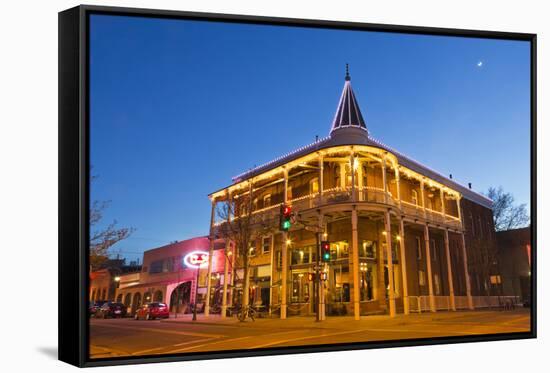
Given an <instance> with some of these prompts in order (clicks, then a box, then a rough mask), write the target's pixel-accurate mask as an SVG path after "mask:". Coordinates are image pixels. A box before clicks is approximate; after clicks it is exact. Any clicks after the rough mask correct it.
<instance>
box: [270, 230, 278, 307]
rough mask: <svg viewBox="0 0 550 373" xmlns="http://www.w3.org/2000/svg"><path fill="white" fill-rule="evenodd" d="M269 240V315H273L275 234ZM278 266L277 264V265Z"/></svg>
mask: <svg viewBox="0 0 550 373" xmlns="http://www.w3.org/2000/svg"><path fill="white" fill-rule="evenodd" d="M270 240H271V241H270V242H269V255H270V258H271V260H270V261H269V273H270V276H269V315H271V312H272V308H273V268H274V266H273V261H274V260H275V259H276V258H275V235H273V234H272V235H271V238H270ZM275 268H276V266H275Z"/></svg>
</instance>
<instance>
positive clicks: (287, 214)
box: [283, 205, 292, 218]
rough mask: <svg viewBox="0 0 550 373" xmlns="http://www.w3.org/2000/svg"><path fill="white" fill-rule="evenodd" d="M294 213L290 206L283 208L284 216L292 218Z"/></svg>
mask: <svg viewBox="0 0 550 373" xmlns="http://www.w3.org/2000/svg"><path fill="white" fill-rule="evenodd" d="M291 213H292V208H291V207H290V206H289V205H285V206H283V215H284V216H285V218H286V217H290V214H291Z"/></svg>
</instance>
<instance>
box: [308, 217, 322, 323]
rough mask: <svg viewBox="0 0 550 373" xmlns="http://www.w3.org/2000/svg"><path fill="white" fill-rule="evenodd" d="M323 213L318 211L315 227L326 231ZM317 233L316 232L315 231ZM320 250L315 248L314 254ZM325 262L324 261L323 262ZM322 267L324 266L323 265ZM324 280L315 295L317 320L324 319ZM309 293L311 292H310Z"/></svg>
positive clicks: (317, 253)
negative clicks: (316, 299)
mask: <svg viewBox="0 0 550 373" xmlns="http://www.w3.org/2000/svg"><path fill="white" fill-rule="evenodd" d="M324 219H325V217H324V215H323V214H322V213H321V212H319V219H318V222H317V223H318V224H317V227H318V229H319V230H323V231H325V232H326V230H324V229H323V228H324ZM315 234H317V233H315ZM320 251H321V250H319V248H315V256H317V255H320ZM309 257H310V258H313V256H312V255H311V254H310V256H309ZM320 259H321V258H317V262H318V263H322V261H321V260H320ZM325 264H326V263H325ZM323 267H324V266H323ZM319 273H322V269H321V268H319ZM324 283H325V281H319V288H318V289H317V296H318V297H319V298H318V299H319V320H325V292H324V285H325V284H324ZM310 294H311V293H310Z"/></svg>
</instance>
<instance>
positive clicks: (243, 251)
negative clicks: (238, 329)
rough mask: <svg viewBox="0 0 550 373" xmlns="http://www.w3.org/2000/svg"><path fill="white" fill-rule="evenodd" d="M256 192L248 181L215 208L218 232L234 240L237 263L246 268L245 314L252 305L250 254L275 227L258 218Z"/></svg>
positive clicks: (244, 274)
mask: <svg viewBox="0 0 550 373" xmlns="http://www.w3.org/2000/svg"><path fill="white" fill-rule="evenodd" d="M256 195H257V193H255V191H254V190H253V189H252V186H251V185H249V189H248V191H243V192H242V193H240V194H239V195H235V196H234V197H233V198H227V199H226V200H225V201H223V202H221V203H220V204H219V205H218V208H217V211H216V213H217V216H218V218H219V219H220V220H222V221H223V223H222V224H221V225H219V226H218V228H217V229H216V231H215V233H216V234H215V236H216V237H219V238H225V239H227V240H229V241H231V242H233V245H234V247H235V251H236V258H235V267H239V268H242V269H243V277H244V278H243V288H242V289H243V293H242V298H241V300H240V302H241V305H242V307H241V312H242V313H243V315H244V313H245V312H246V310H247V309H248V307H249V305H250V299H249V292H250V258H251V257H252V256H253V255H254V250H255V249H254V247H255V246H256V245H255V241H256V239H257V238H258V237H261V236H262V235H264V234H266V233H267V232H270V230H271V229H272V228H271V227H272V222H269V223H267V222H265V221H258V219H256V218H255V216H254V214H253V212H254V211H253V210H254V203H253V201H254V199H255V197H256ZM266 223H267V224H266ZM233 271H235V268H233Z"/></svg>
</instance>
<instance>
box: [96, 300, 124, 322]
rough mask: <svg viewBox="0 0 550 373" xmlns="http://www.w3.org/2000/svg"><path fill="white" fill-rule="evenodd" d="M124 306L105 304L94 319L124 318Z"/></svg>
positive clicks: (112, 303) (115, 303) (120, 304)
mask: <svg viewBox="0 0 550 373" xmlns="http://www.w3.org/2000/svg"><path fill="white" fill-rule="evenodd" d="M126 312H127V310H126V306H125V305H124V304H122V303H117V302H105V303H104V304H103V305H102V306H101V307H100V308H99V309H98V310H97V311H96V312H95V317H98V318H102V319H106V318H108V317H125V316H126Z"/></svg>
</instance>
